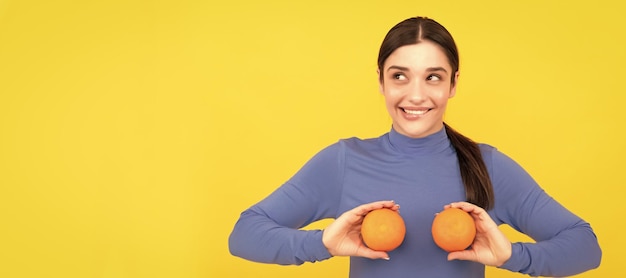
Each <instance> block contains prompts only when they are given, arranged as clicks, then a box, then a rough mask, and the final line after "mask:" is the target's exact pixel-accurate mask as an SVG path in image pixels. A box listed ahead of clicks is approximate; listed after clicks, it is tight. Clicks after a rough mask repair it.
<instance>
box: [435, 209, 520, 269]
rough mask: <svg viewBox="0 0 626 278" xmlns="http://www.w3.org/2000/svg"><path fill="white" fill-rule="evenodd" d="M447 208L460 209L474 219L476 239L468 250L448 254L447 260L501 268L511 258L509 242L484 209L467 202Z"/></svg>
mask: <svg viewBox="0 0 626 278" xmlns="http://www.w3.org/2000/svg"><path fill="white" fill-rule="evenodd" d="M449 207H453V208H459V209H462V210H464V211H466V212H468V213H469V214H470V215H471V216H472V218H474V223H475V224H476V238H475V239H474V243H472V246H471V248H470V249H467V250H463V251H455V252H450V253H449V254H448V260H468V261H474V262H478V263H481V264H484V265H489V266H501V265H502V264H504V263H505V262H506V261H507V260H508V259H509V258H510V257H511V242H510V241H509V240H508V239H507V238H506V236H505V235H504V234H503V233H502V231H500V229H498V225H496V223H495V222H494V221H493V220H492V219H491V217H490V216H489V214H488V213H487V212H486V211H485V210H484V209H482V208H481V207H479V206H476V205H473V204H470V203H467V202H457V203H452V204H449V205H446V206H445V207H444V208H449Z"/></svg>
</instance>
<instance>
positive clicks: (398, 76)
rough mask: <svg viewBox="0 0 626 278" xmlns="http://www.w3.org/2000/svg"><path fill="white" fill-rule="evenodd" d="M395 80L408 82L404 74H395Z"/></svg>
mask: <svg viewBox="0 0 626 278" xmlns="http://www.w3.org/2000/svg"><path fill="white" fill-rule="evenodd" d="M393 79H395V80H406V76H404V74H402V73H395V74H394V75H393Z"/></svg>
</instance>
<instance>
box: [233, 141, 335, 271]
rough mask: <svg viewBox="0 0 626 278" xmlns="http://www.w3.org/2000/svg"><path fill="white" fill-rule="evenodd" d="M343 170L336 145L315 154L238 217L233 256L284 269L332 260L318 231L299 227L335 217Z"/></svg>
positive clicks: (234, 230)
mask: <svg viewBox="0 0 626 278" xmlns="http://www.w3.org/2000/svg"><path fill="white" fill-rule="evenodd" d="M342 171H343V154H342V151H341V148H340V145H339V144H334V145H331V146H329V147H328V148H326V149H324V150H322V151H321V152H319V153H318V154H317V155H315V156H314V157H313V158H312V159H311V160H309V161H308V162H307V163H306V164H305V165H304V166H303V167H302V168H301V169H300V170H299V171H298V173H296V174H295V175H294V176H293V177H292V178H291V179H290V180H289V181H287V182H286V183H285V184H284V185H282V186H281V187H280V188H278V189H277V190H276V191H274V192H273V193H272V194H270V195H269V196H268V197H266V198H265V199H264V200H262V201H261V202H259V203H257V204H256V205H254V206H252V207H251V208H249V209H247V210H246V211H244V212H243V213H242V214H241V216H240V218H239V220H238V221H237V223H236V224H235V227H234V229H233V231H232V232H231V234H230V237H229V241H228V243H229V248H230V252H231V254H233V255H235V256H238V257H242V258H244V259H248V260H252V261H256V262H262V263H274V264H284V265H287V264H295V265H298V264H302V263H304V262H307V261H309V262H314V261H320V260H324V259H328V258H330V257H331V255H330V253H329V252H328V250H327V249H326V247H325V246H324V244H323V242H322V231H321V230H300V228H302V227H304V226H306V225H308V224H309V223H312V222H314V221H317V220H320V219H324V218H329V217H334V216H335V215H336V211H337V206H338V204H339V198H340V195H341V180H342V177H343V172H342Z"/></svg>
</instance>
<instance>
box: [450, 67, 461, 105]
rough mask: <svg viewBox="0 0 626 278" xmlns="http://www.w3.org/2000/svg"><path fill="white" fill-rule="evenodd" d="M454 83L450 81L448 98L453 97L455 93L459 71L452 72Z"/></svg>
mask: <svg viewBox="0 0 626 278" xmlns="http://www.w3.org/2000/svg"><path fill="white" fill-rule="evenodd" d="M453 78H454V83H452V87H451V88H450V95H449V96H448V98H452V97H454V95H456V86H457V85H458V84H459V71H457V72H455V73H454V77H453Z"/></svg>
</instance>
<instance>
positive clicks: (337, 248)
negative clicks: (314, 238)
mask: <svg viewBox="0 0 626 278" xmlns="http://www.w3.org/2000/svg"><path fill="white" fill-rule="evenodd" d="M380 208H389V209H392V210H398V209H399V208H400V206H399V205H397V204H396V203H394V202H393V201H379V202H373V203H369V204H364V205H361V206H358V207H356V208H354V209H352V210H349V211H346V212H345V213H343V214H342V215H341V216H339V217H338V218H337V219H335V221H333V222H332V223H331V224H330V225H328V227H326V229H324V233H323V236H322V242H323V243H324V246H326V248H327V249H328V252H330V254H331V255H333V256H359V257H365V258H370V259H387V260H388V259H389V255H388V254H387V253H386V252H382V251H374V250H372V249H369V248H367V246H365V244H364V243H363V240H362V239H361V224H362V223H363V218H364V217H365V215H367V214H368V213H369V212H370V211H372V210H375V209H380Z"/></svg>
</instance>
